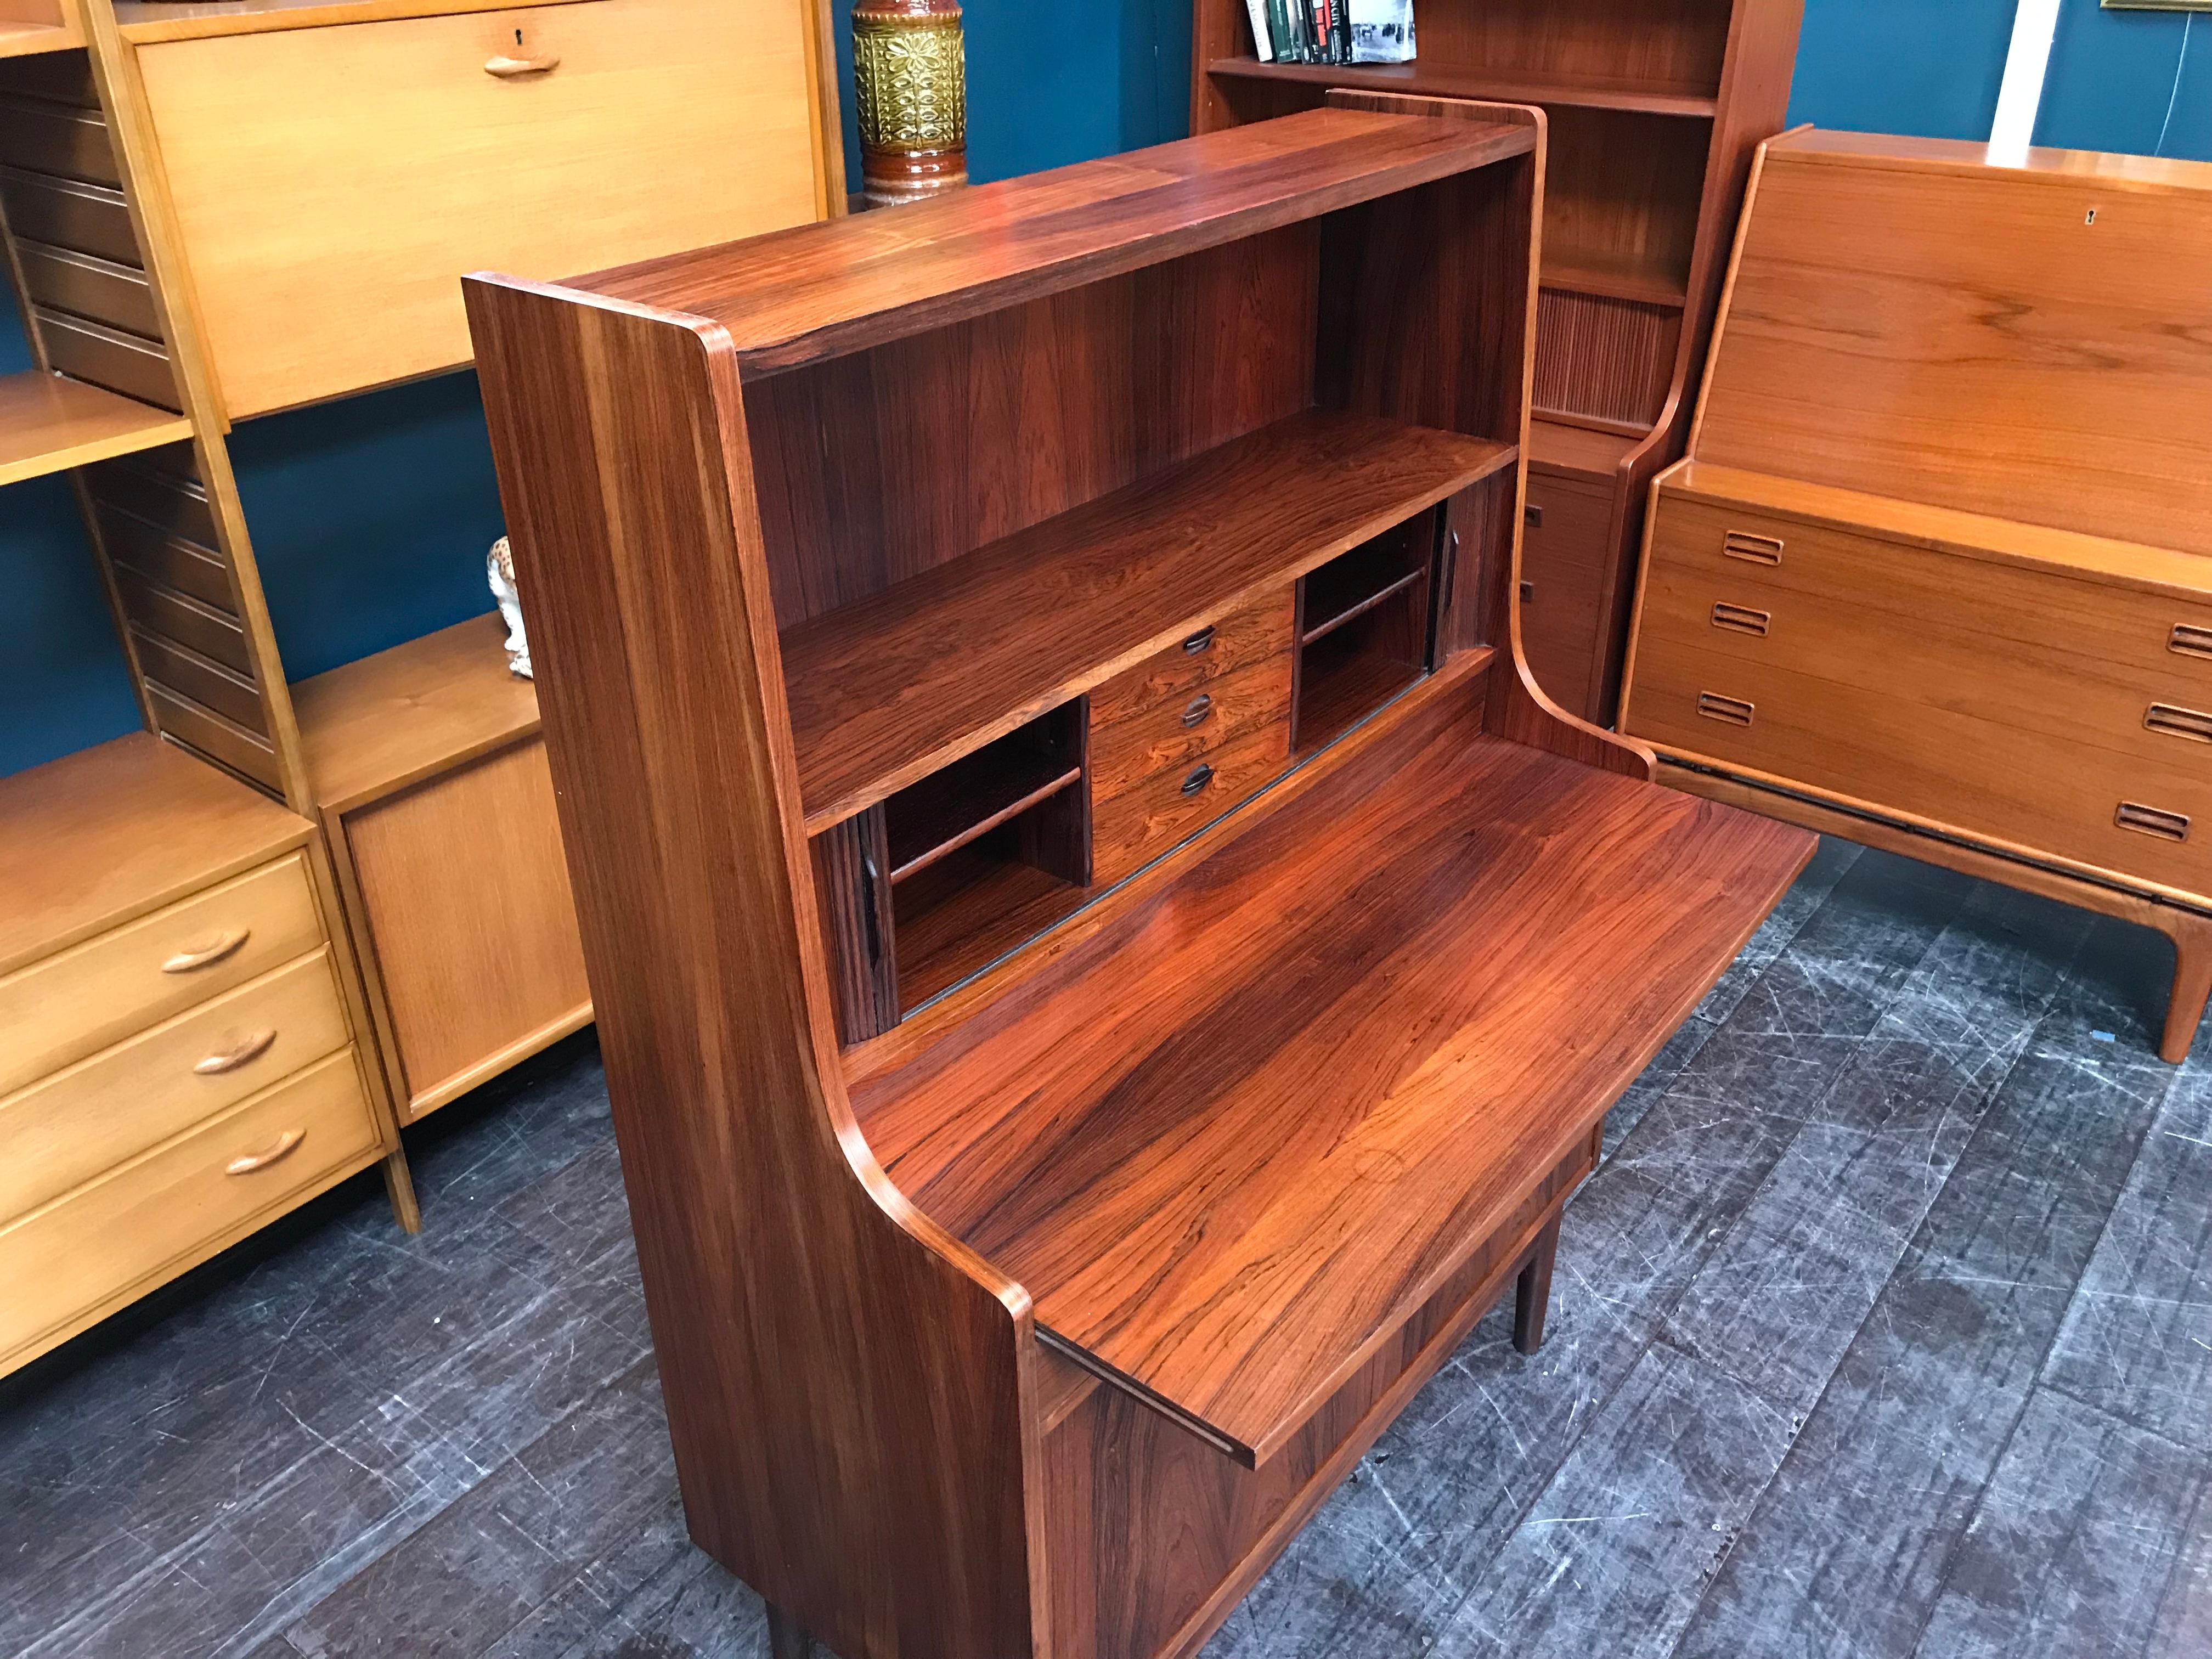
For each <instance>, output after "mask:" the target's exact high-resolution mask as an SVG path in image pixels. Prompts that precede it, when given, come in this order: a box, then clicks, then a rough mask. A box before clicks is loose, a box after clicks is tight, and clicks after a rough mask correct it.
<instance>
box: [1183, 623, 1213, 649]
mask: <svg viewBox="0 0 2212 1659" xmlns="http://www.w3.org/2000/svg"><path fill="white" fill-rule="evenodd" d="M1212 644H1213V630H1212V629H1211V628H1201V629H1199V630H1198V632H1197V633H1195V634H1194V635H1191V636H1190V637H1189V638H1188V639H1187V640H1185V641H1183V642H1182V648H1183V650H1184V652H1185V653H1188V655H1190V656H1196V655H1197V654H1198V653H1200V652H1201V651H1204V650H1207V649H1209V648H1210V647H1212Z"/></svg>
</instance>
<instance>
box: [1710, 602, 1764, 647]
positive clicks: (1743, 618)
mask: <svg viewBox="0 0 2212 1659" xmlns="http://www.w3.org/2000/svg"><path fill="white" fill-rule="evenodd" d="M1773 621H1774V613H1773V612H1772V611H1753V610H1752V609H1751V608H1750V607H1749V606H1748V605H1715V606H1714V607H1713V626H1714V627H1716V628H1725V629H1729V630H1731V631H1732V632H1735V633H1738V634H1756V635H1759V638H1760V639H1762V640H1763V639H1765V637H1766V630H1767V628H1768V627H1769V625H1771V623H1773Z"/></svg>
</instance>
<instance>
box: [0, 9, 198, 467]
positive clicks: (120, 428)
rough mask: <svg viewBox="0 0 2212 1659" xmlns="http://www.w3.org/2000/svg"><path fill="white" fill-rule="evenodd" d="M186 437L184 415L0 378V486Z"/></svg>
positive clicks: (38, 378) (80, 386) (97, 392)
mask: <svg viewBox="0 0 2212 1659" xmlns="http://www.w3.org/2000/svg"><path fill="white" fill-rule="evenodd" d="M54 33H61V31H60V30H56V31H54ZM191 435H192V426H191V422H190V421H187V420H186V419H185V417H184V416H181V415H175V414H172V413H171V412H170V411H169V410H166V409H155V407H153V406H152V405H151V404H142V403H138V402H137V401H135V400H134V399H132V398H123V397H118V396H117V395H116V394H115V393H114V392H106V391H103V390H101V389H100V387H99V386H88V385H86V384H85V383H84V382H83V381H82V380H69V379H66V378H64V376H62V375H59V374H48V373H46V371H45V370H43V369H36V368H32V369H25V370H23V371H22V372H21V373H20V374H0V484H10V483H16V482H17V481H18V480H20V479H23V478H35V477H40V476H41V475H42V474H45V473H48V472H64V471H68V470H69V469H70V467H73V466H88V465H91V464H92V463H93V462H94V461H105V460H112V459H114V458H115V457H116V456H118V455H129V454H132V453H136V452H137V451H138V450H142V449H153V448H156V447H159V446H161V445H162V444H167V443H175V442H177V441H179V440H180V439H186V438H190V437H191Z"/></svg>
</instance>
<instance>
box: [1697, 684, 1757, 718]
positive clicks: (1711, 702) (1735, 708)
mask: <svg viewBox="0 0 2212 1659" xmlns="http://www.w3.org/2000/svg"><path fill="white" fill-rule="evenodd" d="M1698 712H1699V714H1703V715H1704V716H1705V718H1706V719H1707V720H1719V721H1721V722H1723V724H1725V725H1728V726H1748V725H1750V724H1751V722H1752V720H1753V718H1754V717H1755V716H1756V715H1757V714H1758V712H1759V709H1758V705H1756V704H1755V703H1748V702H1745V701H1744V700H1743V699H1742V698H1741V697H1723V696H1721V695H1720V694H1719V693H1718V692H1717V691H1700V692H1699V693H1698Z"/></svg>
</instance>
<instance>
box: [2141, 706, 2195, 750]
mask: <svg viewBox="0 0 2212 1659" xmlns="http://www.w3.org/2000/svg"><path fill="white" fill-rule="evenodd" d="M2143 724H2144V725H2145V726H2148V727H2149V728H2150V730H2152V731H2154V732H2163V733H2164V734H2165V735H2166V736H2167V737H2169V738H2195V739H2196V740H2197V742H2199V743H2212V714H2204V713H2203V712H2201V711H2199V710H2197V709H2195V708H2175V707H2174V706H2173V705H2172V703H2170V702H2154V703H2153V704H2151V706H2150V708H2149V709H2148V711H2146V712H2145V714H2144V715H2143Z"/></svg>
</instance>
